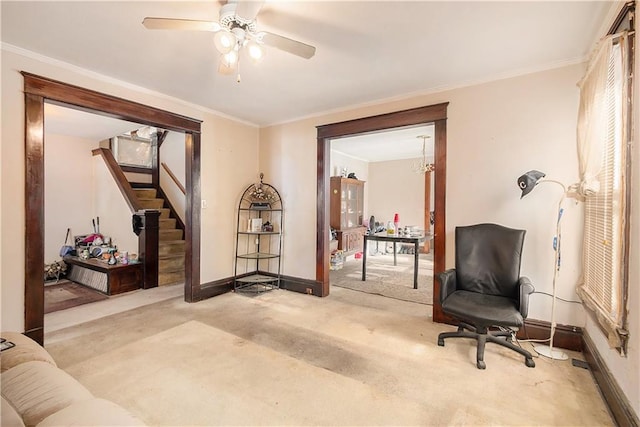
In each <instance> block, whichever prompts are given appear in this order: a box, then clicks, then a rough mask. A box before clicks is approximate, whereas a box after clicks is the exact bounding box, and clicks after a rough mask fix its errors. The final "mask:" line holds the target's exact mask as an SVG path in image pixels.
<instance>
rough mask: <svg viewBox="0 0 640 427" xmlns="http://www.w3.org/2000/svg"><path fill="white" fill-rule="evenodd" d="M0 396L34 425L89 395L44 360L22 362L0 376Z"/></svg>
mask: <svg viewBox="0 0 640 427" xmlns="http://www.w3.org/2000/svg"><path fill="white" fill-rule="evenodd" d="M0 379H1V381H2V386H1V387H2V397H3V398H5V399H7V401H9V403H11V405H12V406H13V407H14V408H15V409H16V411H17V412H18V413H19V414H21V415H22V420H23V421H24V423H25V424H26V425H27V426H34V425H36V424H38V423H39V422H40V421H42V420H44V419H45V418H46V417H48V416H49V415H51V414H53V413H55V412H58V411H60V410H62V409H64V408H66V407H67V406H69V405H71V404H73V403H75V402H81V401H87V400H90V399H92V398H93V395H92V394H91V393H90V392H89V390H87V389H86V388H84V387H83V386H82V385H81V384H80V383H79V382H78V381H76V380H75V379H74V378H73V377H72V376H71V375H69V374H67V373H66V372H64V371H63V370H61V369H58V368H56V367H55V366H53V365H51V364H50V363H47V362H41V361H33V362H26V363H22V364H20V365H18V366H15V367H13V368H11V369H9V370H8V371H5V372H3V373H2V374H1V375H0Z"/></svg>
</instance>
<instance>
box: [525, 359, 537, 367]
mask: <svg viewBox="0 0 640 427" xmlns="http://www.w3.org/2000/svg"><path fill="white" fill-rule="evenodd" d="M524 364H525V365H527V366H528V367H529V368H535V367H536V362H534V361H533V359H525V361H524Z"/></svg>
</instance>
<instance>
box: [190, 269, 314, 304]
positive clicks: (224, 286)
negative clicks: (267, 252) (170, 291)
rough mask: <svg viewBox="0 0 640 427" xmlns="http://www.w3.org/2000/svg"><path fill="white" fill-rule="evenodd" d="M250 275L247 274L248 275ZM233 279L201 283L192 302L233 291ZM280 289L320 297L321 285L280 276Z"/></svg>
mask: <svg viewBox="0 0 640 427" xmlns="http://www.w3.org/2000/svg"><path fill="white" fill-rule="evenodd" d="M249 274H252V273H248V274H246V275H249ZM260 274H265V275H273V274H271V273H268V272H262V271H261V272H260ZM233 282H234V278H233V277H226V278H224V279H219V280H214V281H212V282H207V283H203V284H201V285H200V289H199V291H198V293H197V294H196V297H195V298H194V300H193V302H197V301H202V300H205V299H207V298H211V297H215V296H218V295H222V294H225V293H227V292H232V291H233ZM280 288H281V289H286V290H287V291H292V292H299V293H301V294H309V295H315V296H321V295H322V294H321V290H322V284H321V283H319V282H317V281H316V280H311V279H302V278H300V277H293V276H280Z"/></svg>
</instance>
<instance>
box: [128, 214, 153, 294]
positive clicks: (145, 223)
mask: <svg viewBox="0 0 640 427" xmlns="http://www.w3.org/2000/svg"><path fill="white" fill-rule="evenodd" d="M133 216H134V224H135V223H136V221H137V224H135V225H134V229H135V228H136V226H137V227H138V228H139V231H140V234H139V235H138V254H139V259H140V262H142V263H143V264H144V265H143V272H144V283H143V285H142V287H143V288H144V289H149V288H155V287H157V286H158V243H159V240H160V238H159V234H160V211H158V210H155V209H142V210H139V211H138V212H136V213H135V214H133ZM136 218H137V219H136Z"/></svg>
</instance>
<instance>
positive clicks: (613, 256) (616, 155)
mask: <svg viewBox="0 0 640 427" xmlns="http://www.w3.org/2000/svg"><path fill="white" fill-rule="evenodd" d="M623 47H624V43H623V42H620V43H615V44H614V45H613V46H612V47H611V50H610V54H609V58H608V67H607V75H606V84H605V85H603V89H602V90H603V93H600V94H599V96H597V97H594V99H592V100H590V102H602V103H603V105H602V107H603V108H601V109H599V111H600V112H601V115H600V117H590V118H589V119H590V120H600V121H601V123H602V124H603V125H604V132H603V133H602V135H601V138H603V141H600V143H601V144H603V145H602V163H601V168H600V172H599V173H598V176H597V179H598V181H599V183H600V190H599V191H598V192H596V193H594V194H588V195H586V196H585V224H584V242H583V268H584V282H583V284H582V286H581V287H580V289H579V294H580V296H581V297H582V298H583V300H584V301H585V303H586V304H587V306H588V307H590V308H591V309H592V310H594V311H596V312H597V313H596V314H597V317H598V319H599V320H601V322H600V323H601V324H603V323H604V325H605V329H607V330H608V331H609V342H610V344H611V345H612V346H615V347H620V339H619V337H618V330H619V329H621V328H622V324H623V309H624V307H623V302H624V295H623V291H624V286H623V285H624V281H623V277H624V276H623V273H624V271H623V268H624V265H623V248H624V244H625V241H624V218H625V203H624V201H625V199H626V195H625V187H624V183H625V177H624V170H625V168H624V166H625V165H626V161H627V159H626V139H627V132H626V93H627V90H626V78H627V76H626V67H625V59H624V55H623Z"/></svg>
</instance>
